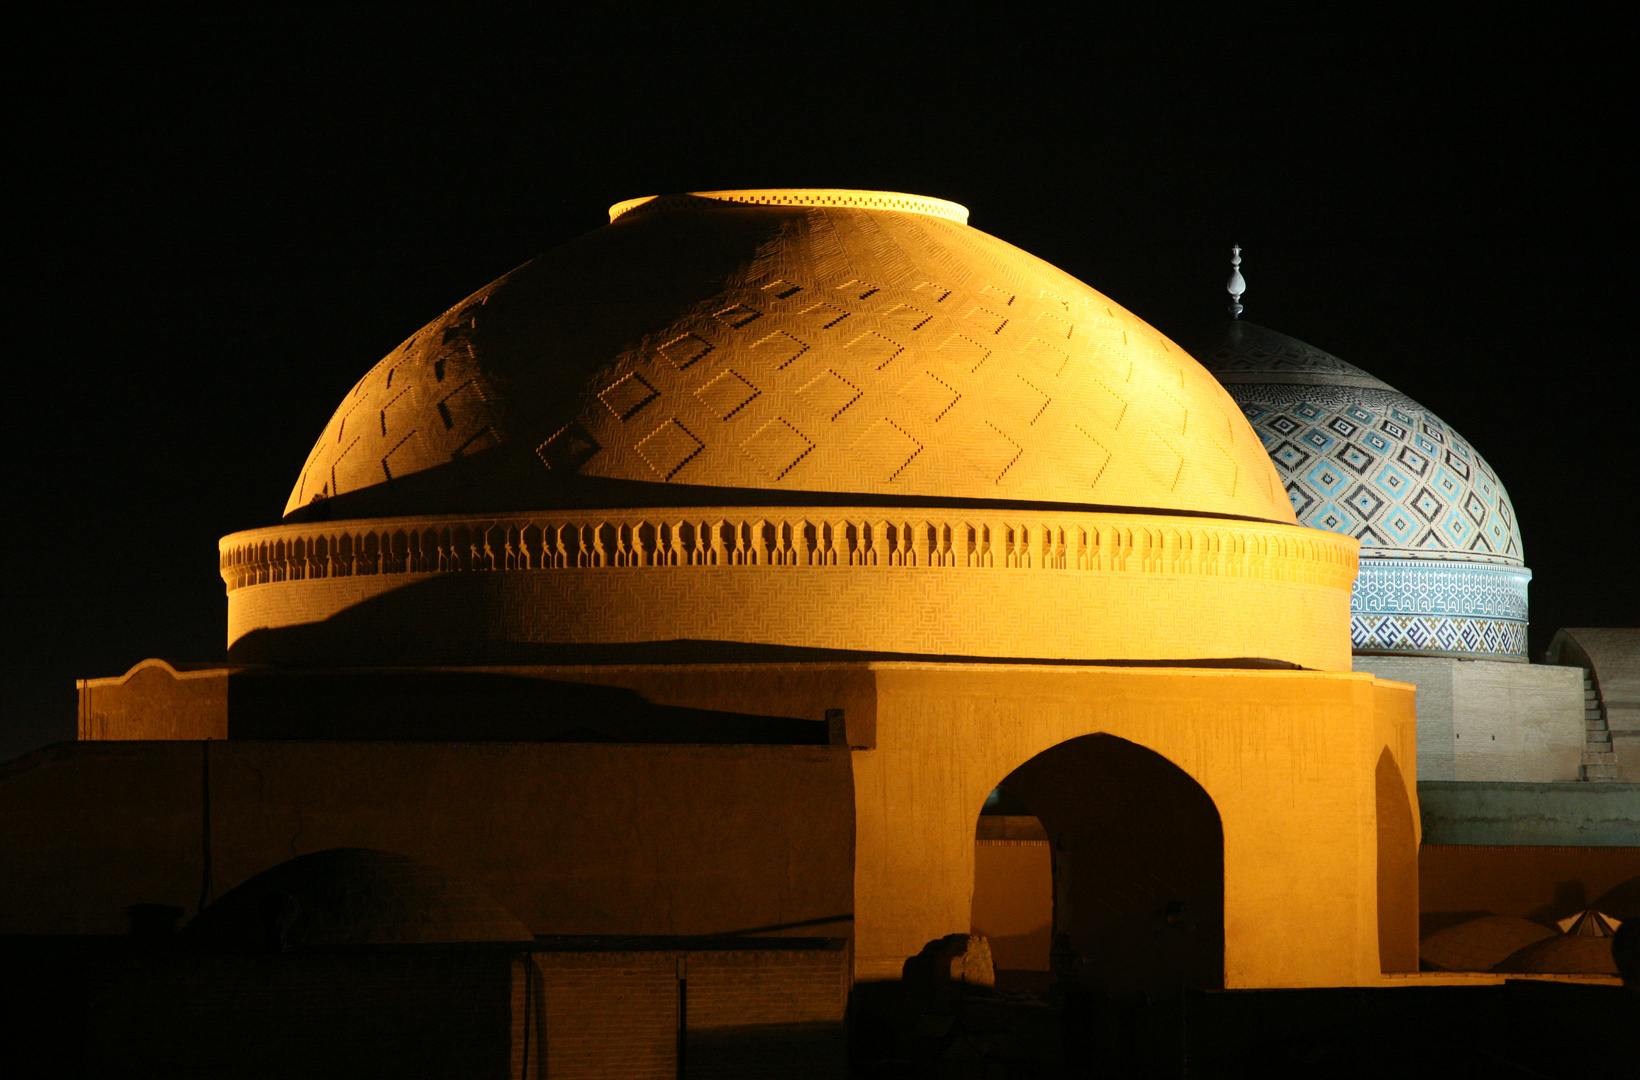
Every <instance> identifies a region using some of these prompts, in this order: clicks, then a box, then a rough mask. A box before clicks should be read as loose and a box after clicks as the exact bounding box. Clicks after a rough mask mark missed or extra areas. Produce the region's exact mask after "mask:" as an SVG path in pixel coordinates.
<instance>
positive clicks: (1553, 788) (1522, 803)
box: [1418, 669, 1640, 873]
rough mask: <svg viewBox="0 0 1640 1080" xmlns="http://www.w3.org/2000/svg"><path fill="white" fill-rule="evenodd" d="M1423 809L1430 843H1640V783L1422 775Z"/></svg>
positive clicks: (1420, 794) (1420, 799) (1638, 870)
mask: <svg viewBox="0 0 1640 1080" xmlns="http://www.w3.org/2000/svg"><path fill="white" fill-rule="evenodd" d="M1568 670H1571V669H1568ZM1418 807H1419V811H1420V813H1421V814H1422V817H1423V824H1424V843H1426V844H1505V845H1508V844H1540V845H1541V844H1557V845H1569V846H1573V847H1623V846H1634V845H1640V784H1616V783H1601V784H1520V783H1449V782H1444V781H1428V780H1422V779H1420V780H1419V781H1418ZM1636 873H1640V867H1637V868H1636Z"/></svg>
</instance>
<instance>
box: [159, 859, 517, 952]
mask: <svg viewBox="0 0 1640 1080" xmlns="http://www.w3.org/2000/svg"><path fill="white" fill-rule="evenodd" d="M185 933H186V934H188V935H190V936H193V937H196V938H198V939H200V940H201V943H202V944H205V943H208V944H211V945H215V946H220V947H223V948H228V949H233V950H240V949H243V950H248V951H260V950H264V949H266V950H270V951H279V950H282V949H288V948H298V949H299V948H302V947H304V946H316V945H382V944H432V943H448V942H458V941H532V940H534V939H533V937H532V935H531V934H530V932H529V928H528V927H526V926H525V925H524V924H523V923H521V922H519V921H518V919H517V918H516V917H514V916H513V915H512V914H511V913H510V912H508V911H507V910H506V909H505V908H503V907H502V906H501V905H500V904H497V903H496V902H495V901H494V900H493V899H491V898H490V897H489V896H488V895H487V894H486V893H485V892H484V891H483V890H482V889H480V888H478V887H477V886H476V885H473V884H472V883H471V882H468V881H464V880H462V879H460V878H458V877H456V876H454V875H453V874H450V873H449V872H447V871H445V870H441V869H439V868H438V867H436V866H433V865H431V864H429V863H426V862H423V861H422V860H420V859H417V858H413V857H411V856H409V855H399V854H397V853H395V852H391V851H375V850H372V849H369V848H332V849H330V850H329V851H317V852H314V853H313V854H311V855H300V856H298V857H296V858H294V859H291V860H289V861H288V862H283V863H280V864H279V865H278V866H275V867H273V868H272V869H270V870H264V871H262V873H260V874H257V875H256V876H255V877H253V878H251V879H250V880H249V881H246V882H245V883H244V884H242V885H240V886H238V887H237V888H235V889H233V890H231V891H230V892H227V893H225V894H224V895H223V896H222V897H220V898H219V899H218V900H217V901H216V902H215V903H213V904H211V905H210V906H209V907H207V908H206V909H205V910H204V911H202V912H200V913H199V915H198V917H196V918H195V919H194V920H193V922H191V923H189V924H188V927H187V929H186V931H185Z"/></svg>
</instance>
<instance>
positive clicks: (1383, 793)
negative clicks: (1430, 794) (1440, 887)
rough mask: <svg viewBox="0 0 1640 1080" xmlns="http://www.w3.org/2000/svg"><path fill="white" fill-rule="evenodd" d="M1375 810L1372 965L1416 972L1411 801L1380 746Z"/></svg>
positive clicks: (1391, 757)
mask: <svg viewBox="0 0 1640 1080" xmlns="http://www.w3.org/2000/svg"><path fill="white" fill-rule="evenodd" d="M1373 780H1374V784H1375V786H1376V788H1377V808H1378V965H1379V968H1380V969H1381V970H1383V971H1417V970H1418V840H1417V831H1416V829H1415V828H1414V826H1413V821H1412V802H1411V800H1409V799H1408V798H1407V786H1406V781H1405V779H1404V778H1403V777H1402V775H1401V768H1400V766H1399V765H1397V764H1396V763H1395V757H1394V755H1392V754H1391V753H1390V752H1389V747H1387V746H1386V747H1384V750H1383V752H1382V753H1380V754H1379V755H1378V767H1377V768H1376V769H1375V770H1374V775H1373Z"/></svg>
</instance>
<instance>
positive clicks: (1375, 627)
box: [1350, 615, 1526, 657]
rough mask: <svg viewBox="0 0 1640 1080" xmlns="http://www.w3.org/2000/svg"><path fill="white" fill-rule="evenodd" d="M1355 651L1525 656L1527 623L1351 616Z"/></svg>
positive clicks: (1434, 617)
mask: <svg viewBox="0 0 1640 1080" xmlns="http://www.w3.org/2000/svg"><path fill="white" fill-rule="evenodd" d="M1350 641H1351V647H1352V648H1353V649H1354V650H1355V651H1356V652H1395V653H1416V654H1418V655H1420V656H1428V655H1431V654H1437V655H1447V656H1459V657H1466V656H1479V657H1493V656H1514V657H1524V656H1526V624H1525V623H1523V622H1513V621H1508V620H1504V619H1471V618H1462V617H1456V616H1447V615H1382V616H1372V615H1351V616H1350Z"/></svg>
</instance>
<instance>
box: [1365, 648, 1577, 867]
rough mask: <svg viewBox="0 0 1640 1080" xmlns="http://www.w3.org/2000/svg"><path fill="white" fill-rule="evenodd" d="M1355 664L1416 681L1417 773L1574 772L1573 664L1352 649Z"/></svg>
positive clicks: (1538, 778) (1547, 778)
mask: <svg viewBox="0 0 1640 1080" xmlns="http://www.w3.org/2000/svg"><path fill="white" fill-rule="evenodd" d="M1354 667H1355V670H1356V671H1370V672H1372V673H1373V674H1374V675H1377V676H1378V677H1379V678H1383V679H1395V680H1397V681H1399V682H1409V683H1412V684H1414V685H1415V686H1417V687H1418V695H1417V707H1418V779H1419V780H1420V781H1424V780H1506V781H1520V782H1535V783H1556V782H1560V781H1572V780H1577V779H1578V767H1579V766H1580V765H1581V764H1582V762H1583V749H1584V740H1585V734H1584V727H1583V673H1582V672H1581V671H1579V670H1578V669H1576V668H1569V667H1558V666H1551V665H1546V664H1512V663H1504V662H1501V661H1492V660H1452V659H1441V658H1435V657H1412V656H1357V657H1356V658H1355V661H1354ZM1554 842H1555V843H1560V842H1561V841H1554Z"/></svg>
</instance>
